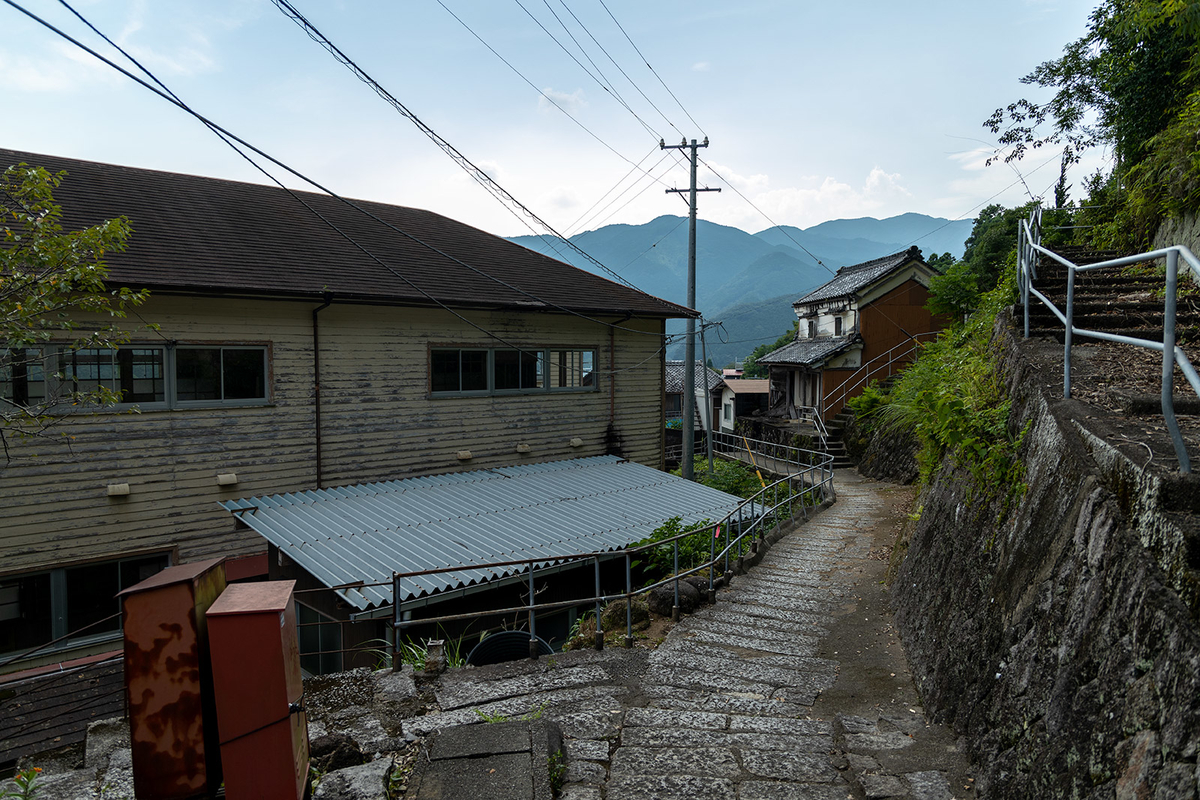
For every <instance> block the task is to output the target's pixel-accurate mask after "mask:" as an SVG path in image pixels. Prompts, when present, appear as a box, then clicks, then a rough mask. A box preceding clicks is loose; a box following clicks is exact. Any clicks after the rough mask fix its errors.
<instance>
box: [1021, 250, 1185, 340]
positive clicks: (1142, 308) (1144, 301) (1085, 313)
mask: <svg viewBox="0 0 1200 800" xmlns="http://www.w3.org/2000/svg"><path fill="white" fill-rule="evenodd" d="M1055 252H1058V253H1059V255H1061V256H1063V257H1064V258H1066V259H1067V260H1068V261H1071V262H1073V263H1075V264H1077V265H1079V266H1084V265H1087V264H1095V263H1098V262H1101V261H1107V260H1109V259H1112V258H1118V257H1120V255H1121V254H1120V253H1114V252H1105V251H1096V250H1091V249H1089V248H1084V247H1062V248H1059V249H1057V250H1056V251H1055ZM1037 272H1038V276H1037V279H1036V280H1035V281H1034V284H1033V285H1034V287H1035V288H1037V289H1038V290H1039V291H1041V292H1042V293H1043V294H1045V295H1046V296H1048V297H1049V298H1050V299H1051V300H1052V301H1053V302H1054V304H1055V305H1056V306H1057V307H1058V308H1059V310H1065V309H1066V307H1067V270H1066V267H1063V266H1062V265H1061V264H1059V263H1058V262H1056V261H1054V260H1052V259H1049V258H1042V259H1041V261H1040V262H1039V264H1038V268H1037ZM1181 272H1182V270H1181ZM1138 273H1144V274H1138ZM1162 289H1163V278H1162V276H1161V275H1159V274H1157V273H1155V272H1154V271H1152V270H1150V269H1144V270H1122V269H1107V270H1101V271H1097V272H1089V273H1080V274H1079V275H1077V276H1076V279H1075V310H1074V322H1075V326H1076V327H1079V328H1087V329H1089V330H1096V331H1105V332H1109V333H1120V334H1123V335H1125V336H1135V337H1138V338H1142V339H1154V340H1161V339H1162V326H1163V301H1162ZM1030 302H1031V305H1030V315H1029V327H1030V330H1029V335H1030V336H1031V337H1032V336H1046V337H1050V338H1053V339H1057V340H1058V341H1060V342H1061V341H1062V340H1063V326H1062V324H1061V323H1060V322H1059V321H1058V319H1057V318H1056V317H1055V316H1054V315H1053V314H1051V313H1050V311H1049V309H1047V308H1046V307H1045V306H1044V305H1043V304H1042V303H1040V302H1038V301H1036V300H1032V299H1031V301H1030ZM1196 310H1197V309H1196V306H1195V303H1194V302H1191V301H1189V300H1188V298H1186V297H1184V298H1180V302H1179V313H1178V318H1177V322H1176V335H1177V338H1178V341H1179V342H1180V343H1186V342H1188V341H1192V342H1194V341H1197V340H1198V339H1200V325H1198V323H1200V319H1198V317H1197V314H1196V313H1195V312H1196ZM1076 341H1081V340H1079V339H1077V340H1076ZM1091 341H1095V340H1091Z"/></svg>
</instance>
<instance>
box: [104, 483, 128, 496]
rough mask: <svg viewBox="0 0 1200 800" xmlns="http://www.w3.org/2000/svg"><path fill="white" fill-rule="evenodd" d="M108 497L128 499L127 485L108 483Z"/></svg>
mask: <svg viewBox="0 0 1200 800" xmlns="http://www.w3.org/2000/svg"><path fill="white" fill-rule="evenodd" d="M108 496H109V497H128V496H129V484H128V483H110V484H109V485H108Z"/></svg>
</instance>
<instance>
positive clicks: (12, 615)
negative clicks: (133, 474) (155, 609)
mask: <svg viewBox="0 0 1200 800" xmlns="http://www.w3.org/2000/svg"><path fill="white" fill-rule="evenodd" d="M168 561H169V559H168V557H167V555H166V554H160V555H151V556H141V557H138V558H127V559H122V560H119V561H105V562H101V563H97V564H83V565H81V566H77V567H62V568H58V569H51V570H48V571H46V572H37V573H32V574H27V575H15V576H11V577H7V578H0V653H12V652H15V651H23V650H28V649H30V648H33V647H37V646H38V645H41V644H45V643H46V642H49V641H52V640H54V639H61V638H62V637H64V636H68V634H77V635H72V636H71V638H70V639H68V640H67V642H69V643H71V644H75V643H78V642H80V641H81V640H87V639H93V638H96V637H103V636H107V635H112V634H115V633H116V632H118V631H120V630H121V621H120V619H119V618H114V619H110V620H108V621H107V622H102V623H100V624H98V625H94V627H91V628H89V627H88V626H89V625H93V624H94V623H98V622H100V621H101V620H104V619H105V618H106V617H110V616H112V615H113V614H116V613H118V612H119V611H120V610H121V603H120V601H119V600H118V599H117V592H119V591H121V590H122V589H128V588H129V587H130V586H133V585H134V584H137V583H140V582H142V581H144V580H145V579H146V578H149V577H150V576H151V575H154V574H155V573H157V572H158V571H159V570H161V569H163V568H164V567H166V566H168ZM85 629H86V630H85ZM64 644H66V642H65V643H64Z"/></svg>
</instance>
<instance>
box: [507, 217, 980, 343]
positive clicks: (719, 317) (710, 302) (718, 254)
mask: <svg viewBox="0 0 1200 800" xmlns="http://www.w3.org/2000/svg"><path fill="white" fill-rule="evenodd" d="M973 227H974V221H973V220H969V219H967V220H953V221H952V220H947V219H941V218H938V217H930V216H926V215H924V214H914V213H909V214H901V215H899V216H896V217H889V218H887V219H875V218H873V217H862V218H859V219H837V220H830V221H828V222H822V223H821V224H820V225H814V226H813V227H811V228H803V229H802V228H795V227H791V226H777V227H773V228H768V229H766V230H764V231H759V232H758V233H753V234H752V233H747V232H746V231H743V230H740V229H738V228H733V227H730V226H728V225H718V224H716V223H714V222H706V221H704V220H699V221H698V222H697V223H696V308H697V309H699V310H700V311H702V312H703V313H704V317H705V319H707V320H712V321H720V322H723V323H724V326H723V327H724V330H723V331H722V330H716V331H712V330H710V331H709V332H708V334H706V338H707V351H708V357H709V358H710V359H711V360H712V363H713V364H715V365H716V366H717V367H721V366H722V365H724V364H727V363H729V362H730V361H733V360H735V359H740V358H744V357H745V356H746V355H748V354H749V353H750V351H751V350H753V349H754V348H755V347H756V346H757V345H759V344H762V343H763V342H764V341H765V342H770V341H772V340H774V339H776V338H778V337H779V336H780V335H781V334H782V333H784V332H785V331H786V330H787V329H788V328H790V327H791V325H792V323H793V322H794V321H795V319H796V316H795V314H794V313H793V311H792V303H793V302H795V301H796V300H797V299H798V298H799V297H800V296H801V295H804V294H806V293H808V292H809V291H811V290H812V289H814V288H816V287H817V286H820V285H821V284H823V283H825V282H826V281H828V280H829V279H830V278H832V277H833V275H834V274H835V273H836V272H837V270H838V269H839V268H841V267H844V266H849V265H851V264H859V263H862V262H863V261H870V260H871V259H873V258H879V257H881V256H886V255H889V254H891V253H896V252H899V251H901V250H905V249H907V248H908V247H910V246H911V245H913V244H915V245H917V246H918V247H920V248H921V250H922V252H923V253H924V254H925V255H927V256H928V255H932V254H934V253H946V252H948V253H950V254H952V255H953V256H954V257H955V258H961V257H962V254H963V249H964V242H965V241H966V239H967V237H968V236H970V234H971V229H972V228H973ZM687 240H688V229H687V218H686V217H676V216H661V217H658V218H657V219H654V220H651V221H650V222H647V223H645V224H643V225H606V226H605V227H603V228H597V229H596V230H593V231H586V232H584V233H580V234H576V235H575V236H572V237H571V242H572V243H573V244H575V245H576V246H577V247H579V248H580V249H582V250H583V251H584V252H586V253H588V254H589V255H591V256H592V257H593V258H595V259H596V260H597V261H599V262H600V263H602V264H604V265H605V266H606V267H608V268H609V269H611V270H613V271H614V272H616V273H617V274H619V275H621V276H622V277H623V278H625V279H626V280H627V281H628V282H630V283H632V284H633V285H634V286H636V287H637V288H639V289H641V290H642V291H644V292H649V293H650V294H653V295H657V296H658V297H662V298H664V299H666V300H671V301H673V302H676V303H681V304H686V300H687V250H688V244H687ZM510 241H512V242H516V243H517V244H520V245H522V246H524V247H528V248H529V249H531V250H536V251H537V252H539V253H544V254H546V255H548V256H551V257H553V258H557V259H559V260H562V261H566V262H568V263H570V264H573V265H575V266H577V267H579V268H581V269H586V270H588V271H589V272H595V273H597V274H599V275H604V276H605V277H611V276H610V275H608V274H607V273H606V272H605V271H604V270H602V269H601V268H600V267H597V266H596V265H595V264H594V263H592V262H591V261H589V260H588V259H586V258H585V257H583V256H582V255H580V254H579V253H578V252H576V251H575V250H572V249H571V248H569V247H566V246H565V245H563V244H562V242H560V241H557V240H550V239H549V238H548V237H547V238H545V239H543V238H542V237H537V236H516V237H512V238H511V239H510ZM683 329H684V322H683V321H682V320H672V321H669V322H668V324H667V330H668V332H671V333H676V332H681V331H683ZM722 339H724V341H722ZM668 356H669V357H670V358H682V357H683V345H682V343H679V344H675V345H672V346H671V348H670V349H669V350H668ZM700 356H701V354H700V343H699V342H697V345H696V357H697V358H700Z"/></svg>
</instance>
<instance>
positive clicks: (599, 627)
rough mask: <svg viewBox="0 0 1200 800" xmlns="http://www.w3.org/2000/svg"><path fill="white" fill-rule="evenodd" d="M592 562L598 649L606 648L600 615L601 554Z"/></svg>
mask: <svg viewBox="0 0 1200 800" xmlns="http://www.w3.org/2000/svg"><path fill="white" fill-rule="evenodd" d="M592 563H593V564H594V565H595V567H596V643H595V647H596V649H597V650H603V649H604V628H603V626H602V625H601V623H600V615H601V614H602V613H603V609H601V608H600V556H596V557H594V558H593V559H592Z"/></svg>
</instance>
